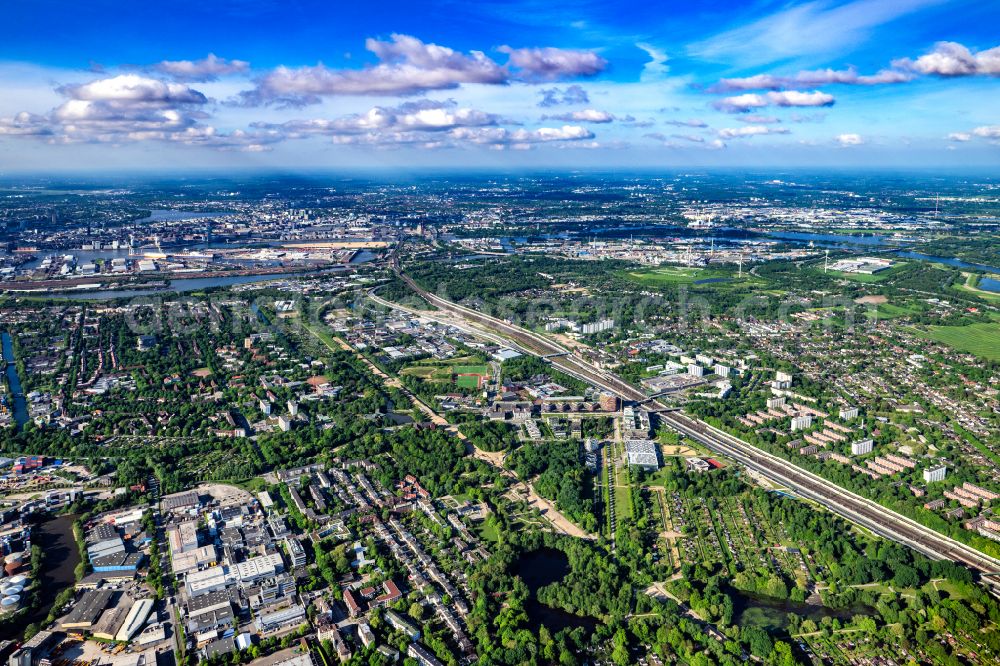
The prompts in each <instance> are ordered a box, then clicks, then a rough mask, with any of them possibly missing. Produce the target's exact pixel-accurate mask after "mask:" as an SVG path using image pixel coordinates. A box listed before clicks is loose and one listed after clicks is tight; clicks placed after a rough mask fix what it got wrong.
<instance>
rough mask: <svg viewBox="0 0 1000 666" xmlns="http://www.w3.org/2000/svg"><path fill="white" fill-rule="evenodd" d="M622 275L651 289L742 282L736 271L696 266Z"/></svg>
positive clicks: (666, 267) (639, 271)
mask: <svg viewBox="0 0 1000 666" xmlns="http://www.w3.org/2000/svg"><path fill="white" fill-rule="evenodd" d="M620 275H621V276H622V277H624V278H625V279H627V280H631V281H632V282H638V283H639V284H642V285H646V286H650V287H662V286H669V285H681V284H695V283H697V282H700V281H702V280H726V282H719V283H715V284H731V283H732V282H736V281H739V280H740V278H737V277H736V271H734V270H732V269H731V268H698V267H694V266H659V267H657V268H647V269H643V270H636V271H622V272H621V273H620ZM747 275H748V274H747V273H746V272H744V276H743V278H742V279H743V280H746V279H747ZM708 284H712V283H708Z"/></svg>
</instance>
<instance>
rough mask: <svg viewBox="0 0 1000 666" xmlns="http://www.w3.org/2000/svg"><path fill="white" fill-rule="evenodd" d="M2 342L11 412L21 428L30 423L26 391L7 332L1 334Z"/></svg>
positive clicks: (12, 344)
mask: <svg viewBox="0 0 1000 666" xmlns="http://www.w3.org/2000/svg"><path fill="white" fill-rule="evenodd" d="M0 341H2V345H3V363H4V366H5V367H4V372H5V373H6V375H7V388H8V389H9V390H10V401H11V407H10V409H11V411H12V412H13V414H14V423H16V424H17V427H18V428H20V427H21V426H23V425H24V424H25V423H27V422H28V403H27V402H26V401H25V399H24V389H23V388H21V378H20V377H19V376H18V374H17V365H15V363H14V360H15V359H14V341H13V339H12V338H11V337H10V333H9V332H7V331H3V332H0Z"/></svg>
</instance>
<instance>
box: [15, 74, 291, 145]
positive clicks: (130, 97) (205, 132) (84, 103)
mask: <svg viewBox="0 0 1000 666" xmlns="http://www.w3.org/2000/svg"><path fill="white" fill-rule="evenodd" d="M56 90H57V91H58V92H59V93H60V94H61V95H62V96H63V97H64V98H67V99H66V100H65V101H64V102H63V103H62V104H60V105H59V106H57V107H56V108H54V109H52V110H51V111H50V112H49V113H47V114H44V115H38V114H30V113H18V114H16V115H15V116H13V117H10V118H3V119H0V135H8V136H22V137H35V138H39V139H42V140H44V141H47V142H49V143H56V144H68V143H108V144H124V143H136V142H145V141H163V142H171V143H180V144H186V145H200V146H208V147H212V148H219V149H223V150H243V149H246V148H247V147H248V146H250V145H256V146H260V147H261V148H263V147H265V146H267V145H270V144H272V143H275V142H277V141H280V140H282V139H283V137H282V136H281V135H279V134H277V133H275V132H252V133H251V132H245V131H242V130H236V131H233V132H229V133H225V132H219V131H218V130H216V128H214V127H211V126H207V125H204V124H203V123H202V121H203V120H205V119H206V118H207V117H208V114H207V113H205V111H204V110H203V107H204V106H205V105H207V104H208V98H207V97H205V95H204V94H202V93H201V92H199V91H197V90H194V89H193V88H189V87H188V86H186V85H183V84H180V83H169V82H165V81H160V80H159V79H153V78H148V77H144V76H140V75H138V74H122V75H119V76H113V77H108V78H103V79H96V80H94V81H89V82H87V83H80V84H73V85H64V86H60V87H58V88H57V89H56Z"/></svg>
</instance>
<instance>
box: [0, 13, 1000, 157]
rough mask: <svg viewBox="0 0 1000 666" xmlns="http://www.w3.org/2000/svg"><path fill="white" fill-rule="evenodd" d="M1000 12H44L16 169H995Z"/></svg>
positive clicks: (0, 151) (35, 30) (6, 53)
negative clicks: (546, 167) (718, 167)
mask: <svg viewBox="0 0 1000 666" xmlns="http://www.w3.org/2000/svg"><path fill="white" fill-rule="evenodd" d="M997 25H1000V4H998V3H994V2H982V1H981V0H980V1H978V2H946V1H943V0H891V1H889V0H853V1H851V2H835V1H833V0H830V1H823V0H817V1H814V2H767V1H761V2H743V3H734V2H712V3H690V2H686V3H664V2H661V3H655V2H654V3H651V2H648V1H647V2H593V1H589V0H576V1H575V2H561V1H552V0H550V1H541V0H519V1H517V0H515V1H513V2H499V1H492V2H491V1H485V2H475V3H470V2H457V1H456V2H430V3H422V4H421V3H394V2H386V1H383V2H381V3H363V2H354V3H333V2H329V1H327V2H311V1H305V0H284V1H282V2H270V1H262V0H261V1H258V0H214V1H212V2H205V1H204V0H201V1H200V2H192V1H189V0H174V1H173V2H169V3H120V2H109V1H107V0H92V1H91V2H88V3H78V2H72V3H70V2H56V1H54V0H33V1H32V2H22V3H15V4H12V5H10V6H9V7H7V8H5V10H4V21H3V26H2V27H0V91H2V93H3V94H0V169H2V170H4V171H17V170H22V169H53V168H59V169H74V168H77V169H84V168H102V167H106V168H160V167H209V168H213V167H266V166H280V167H302V168H312V167H335V168H350V167H352V166H358V167H362V166H363V167H371V166H387V167H397V168H406V167H419V166H448V167H462V166H470V167H472V166H475V167H490V166H497V167H505V168H507V167H519V166H525V167H537V166H567V167H655V166H664V167H667V166H686V165H691V166H713V165H717V166H744V165H745V166H824V165H830V166H852V165H860V166H880V165H884V166H927V167H932V168H934V167H963V166H978V167H993V166H996V165H998V164H1000V31H997V29H996V26H997Z"/></svg>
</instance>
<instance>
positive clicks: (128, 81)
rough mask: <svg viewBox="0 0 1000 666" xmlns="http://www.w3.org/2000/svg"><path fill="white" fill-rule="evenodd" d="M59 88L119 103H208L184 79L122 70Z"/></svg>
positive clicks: (74, 94) (67, 93) (75, 96)
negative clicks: (167, 79)
mask: <svg viewBox="0 0 1000 666" xmlns="http://www.w3.org/2000/svg"><path fill="white" fill-rule="evenodd" d="M57 90H58V91H59V92H60V93H62V94H63V95H65V96H66V97H70V98H72V99H76V100H87V101H93V102H115V103H123V104H128V103H143V102H145V103H150V104H204V103H205V102H207V101H208V99H207V98H206V97H205V96H204V95H203V94H201V93H200V92H198V91H197V90H194V89H192V88H189V87H187V86H186V85H183V84H181V83H167V82H165V81H160V80H158V79H151V78H147V77H143V76H139V75H138V74H121V75H119V76H113V77H111V78H106V79H98V80H96V81H91V82H89V83H83V84H78V85H66V86H61V87H59V88H57Z"/></svg>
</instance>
